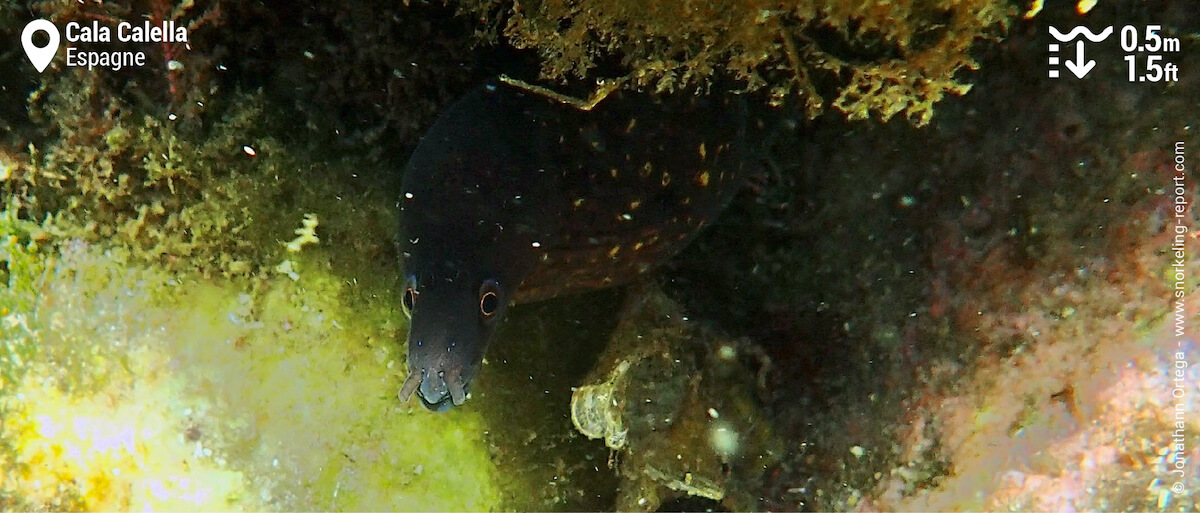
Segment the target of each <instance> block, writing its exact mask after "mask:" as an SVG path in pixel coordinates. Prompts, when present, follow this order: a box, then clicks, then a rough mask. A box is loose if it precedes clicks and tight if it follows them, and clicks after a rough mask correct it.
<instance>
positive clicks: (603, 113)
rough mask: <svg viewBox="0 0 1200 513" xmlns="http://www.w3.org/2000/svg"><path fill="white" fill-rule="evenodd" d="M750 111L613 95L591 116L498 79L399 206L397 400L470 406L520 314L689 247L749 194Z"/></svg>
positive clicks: (457, 119) (449, 117)
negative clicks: (746, 147) (401, 337)
mask: <svg viewBox="0 0 1200 513" xmlns="http://www.w3.org/2000/svg"><path fill="white" fill-rule="evenodd" d="M745 103H746V102H744V101H740V100H739V99H737V97H732V98H720V97H706V96H696V95H687V96H682V97H681V96H675V97H671V98H667V99H663V98H659V97H655V96H651V95H646V94H640V93H632V92H616V93H612V94H610V95H609V96H608V97H607V98H605V99H604V100H603V101H602V102H600V103H599V105H597V106H596V107H595V108H594V109H592V110H590V111H584V110H580V109H578V108H576V107H574V106H571V105H566V104H563V103H561V102H559V101H555V100H554V99H551V98H548V97H547V96H545V95H542V94H539V93H536V92H532V91H530V90H528V89H526V88H523V87H519V86H516V85H511V84H508V83H505V82H502V81H499V80H491V81H489V82H487V83H485V84H484V85H482V86H480V87H478V88H477V89H475V90H473V91H472V92H470V93H469V94H467V95H466V96H465V97H463V98H462V99H460V100H459V101H457V102H456V103H455V104H454V105H452V106H451V107H450V108H449V109H448V110H447V111H445V113H443V114H442V115H441V116H440V117H439V118H438V119H437V121H435V123H434V124H433V126H432V127H431V128H430V129H429V131H428V132H427V133H426V135H425V136H424V137H423V138H422V139H421V142H420V143H419V144H418V146H417V148H416V150H415V151H414V153H413V155H412V157H411V158H410V160H409V162H408V166H407V168H406V169H405V173H404V177H403V180H402V194H401V196H400V198H399V207H400V238H399V240H398V242H399V250H400V253H401V259H402V263H403V269H404V277H405V284H404V291H403V297H402V303H403V308H404V310H405V313H406V314H407V315H408V316H409V318H410V320H411V322H410V328H409V333H408V372H409V375H408V378H407V379H406V380H405V382H404V385H403V386H402V388H401V390H400V393H399V398H400V400H401V401H407V400H408V398H409V397H410V396H412V394H413V393H414V392H416V394H417V396H418V397H419V398H420V400H421V403H422V404H423V405H424V406H425V407H426V408H428V409H430V410H434V411H441V410H446V409H449V408H450V407H452V406H454V405H461V404H462V403H463V401H464V400H465V399H466V397H467V393H468V391H469V389H470V386H471V380H472V378H473V377H474V376H475V373H476V371H478V369H479V366H480V363H481V362H482V360H483V355H484V348H485V347H486V346H487V343H488V340H489V339H491V338H492V335H493V333H494V332H495V331H496V327H497V325H498V324H499V323H500V321H501V320H502V319H504V315H505V312H506V311H507V309H508V308H509V307H510V306H511V305H513V304H517V303H527V302H533V301H539V300H544V299H548V298H552V297H555V296H559V295H563V294H569V293H574V292H582V291H587V290H593V289H598V288H602V287H608V286H613V285H619V284H622V283H625V282H628V281H630V280H631V279H632V278H634V277H635V276H637V275H638V274H639V273H642V272H644V271H646V270H647V269H649V268H651V267H652V266H654V265H655V264H656V263H659V262H662V261H663V260H665V259H667V258H669V257H670V256H672V255H674V254H675V253H677V252H679V251H680V250H681V249H682V248H683V247H684V246H686V245H687V244H688V242H689V241H690V240H691V239H692V238H694V237H695V235H696V234H697V232H698V231H699V230H700V229H701V228H703V227H704V226H705V225H706V224H707V223H709V222H710V221H712V220H713V219H714V218H715V217H716V216H717V215H718V214H719V213H720V211H721V210H722V209H723V208H724V207H725V205H727V204H728V203H729V201H730V199H731V198H732V197H733V195H734V194H735V193H736V192H737V190H738V189H739V185H740V184H741V183H743V182H744V177H743V170H744V169H745V168H746V162H745V161H746V158H745V157H744V153H745V152H744V151H743V150H742V148H743V145H742V144H740V142H741V140H742V139H744V138H745V133H746V126H745V125H746V123H745V121H746V119H747V118H746V116H745Z"/></svg>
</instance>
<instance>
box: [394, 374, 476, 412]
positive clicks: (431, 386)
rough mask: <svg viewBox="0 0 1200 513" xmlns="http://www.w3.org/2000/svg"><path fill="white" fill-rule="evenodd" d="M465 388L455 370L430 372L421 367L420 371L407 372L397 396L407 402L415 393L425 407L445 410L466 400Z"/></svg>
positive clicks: (432, 409) (460, 404)
mask: <svg viewBox="0 0 1200 513" xmlns="http://www.w3.org/2000/svg"><path fill="white" fill-rule="evenodd" d="M467 390H468V386H467V385H466V384H464V383H463V382H462V380H461V379H460V377H459V375H458V373H457V372H452V371H438V372H437V373H434V374H430V373H429V372H427V371H426V370H425V369H421V370H420V372H412V371H410V372H409V373H408V378H406V379H405V380H404V385H403V386H402V387H400V393H399V394H397V397H398V398H399V399H400V401H401V402H407V401H408V399H409V398H410V397H412V395H413V393H416V395H417V398H418V399H420V400H421V405H422V406H424V407H425V409H427V410H429V411H446V410H449V409H450V408H452V407H454V406H462V404H463V402H465V401H466V400H467Z"/></svg>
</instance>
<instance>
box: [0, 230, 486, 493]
mask: <svg viewBox="0 0 1200 513" xmlns="http://www.w3.org/2000/svg"><path fill="white" fill-rule="evenodd" d="M3 229H4V227H3V226H0V231H2V230H3ZM0 235H3V234H2V233H0ZM51 255H53V256H51ZM120 255H121V252H119V251H112V250H110V251H103V252H102V251H100V250H99V249H96V248H92V247H89V246H87V245H85V244H83V243H81V242H72V243H68V244H67V245H66V249H64V250H63V251H62V253H61V255H56V254H54V252H50V251H45V252H44V253H39V254H33V255H27V256H30V257H31V258H37V259H41V261H42V262H43V264H44V265H43V266H40V267H39V268H42V269H48V271H46V272H45V274H44V281H43V287H42V288H41V289H40V291H41V295H40V296H38V297H37V298H36V299H34V300H33V301H34V305H33V306H34V308H30V309H28V310H26V311H23V312H19V314H18V313H9V314H8V315H7V316H6V317H11V318H14V319H16V318H19V319H20V322H18V323H16V324H15V326H17V328H13V329H4V330H0V338H2V339H3V340H0V347H17V342H21V341H18V340H17V339H18V337H24V338H23V339H22V340H23V341H25V342H28V341H29V340H32V341H33V342H35V346H36V347H37V348H38V349H37V350H35V351H26V352H23V353H20V354H21V356H20V359H17V358H13V357H12V356H15V355H17V354H18V353H17V352H12V353H11V354H9V355H7V356H9V357H7V358H5V359H3V360H0V367H6V369H4V370H6V371H11V370H13V369H12V367H15V366H20V367H21V371H22V372H20V373H19V375H21V376H23V377H22V379H21V380H20V381H19V382H18V383H16V386H13V387H8V386H6V387H5V388H4V389H2V390H0V411H3V412H5V416H4V418H5V422H4V424H3V425H0V471H3V475H5V476H6V479H4V480H3V481H0V497H3V498H2V499H0V506H3V507H4V509H39V508H50V509H79V510H105V511H112V510H133V509H137V510H148V511H154V510H158V511H163V510H165V511H181V510H186V511H212V510H219V511H229V510H301V509H303V510H308V509H320V510H486V509H494V508H496V507H497V505H498V504H499V499H498V497H499V491H498V489H497V486H496V485H495V484H494V483H495V481H496V479H495V474H496V472H495V469H494V467H493V465H492V463H491V461H490V459H489V456H488V449H487V446H486V444H485V443H484V441H483V433H484V432H485V431H486V428H485V427H484V425H483V422H482V420H481V419H480V418H479V416H478V415H477V414H474V413H470V412H455V413H453V414H449V415H433V414H429V413H427V412H424V411H423V410H421V411H418V410H414V409H413V408H412V406H411V405H405V404H401V403H399V402H398V401H397V400H396V399H395V390H394V389H395V386H396V384H397V383H399V382H400V381H399V379H398V374H397V373H399V372H400V369H403V357H402V356H401V355H399V354H398V353H399V351H397V348H398V345H397V344H396V343H395V340H394V336H395V334H396V333H397V330H398V329H399V328H401V327H402V326H398V325H397V323H396V322H394V321H392V320H391V319H393V316H392V315H391V313H392V311H393V309H392V307H393V306H394V305H390V303H389V302H388V301H385V300H377V301H374V302H370V301H358V302H356V303H355V304H354V305H353V306H350V305H347V304H344V303H345V301H346V299H345V298H346V297H348V296H353V294H347V293H346V291H345V290H344V289H345V288H346V287H349V286H350V285H348V284H347V282H346V281H345V280H343V279H341V278H339V277H336V276H333V275H332V274H330V273H329V272H328V271H327V270H325V269H322V268H321V266H318V265H312V266H310V269H311V270H306V273H305V276H306V279H305V282H304V283H303V286H301V285H300V284H297V283H294V282H291V281H290V280H287V279H283V278H281V277H280V278H273V279H270V280H260V281H259V282H258V283H257V284H256V285H251V284H249V283H240V282H237V281H208V280H199V279H194V278H188V277H186V276H183V275H172V274H167V273H163V272H160V271H154V270H151V269H149V268H141V267H137V266H134V265H131V264H129V263H128V262H127V261H126V259H124V258H121V257H120ZM35 267H38V266H30V268H35ZM14 268H18V269H20V268H21V267H20V266H14ZM16 278H21V279H24V278H26V277H21V276H18V277H16ZM16 281H18V280H15V279H10V282H12V283H15V282H16ZM21 291H22V290H21V289H19V288H13V287H8V288H3V287H0V304H4V305H9V304H16V303H17V301H16V299H17V298H15V297H14V296H16V295H17V294H18V293H19V292H21ZM22 299H23V300H29V299H30V298H28V297H25V298H22ZM14 316H16V317H14ZM22 327H23V328H22ZM18 328H19V329H18ZM21 343H24V342H21ZM20 347H27V345H22V346H20ZM64 362H66V363H69V364H70V365H62V363H64ZM14 375H16V374H14Z"/></svg>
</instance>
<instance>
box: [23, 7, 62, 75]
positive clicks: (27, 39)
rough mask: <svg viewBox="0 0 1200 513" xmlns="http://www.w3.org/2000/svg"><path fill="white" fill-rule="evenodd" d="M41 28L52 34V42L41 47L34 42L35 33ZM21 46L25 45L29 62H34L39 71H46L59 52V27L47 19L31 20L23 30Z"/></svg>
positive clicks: (47, 33) (49, 34)
mask: <svg viewBox="0 0 1200 513" xmlns="http://www.w3.org/2000/svg"><path fill="white" fill-rule="evenodd" d="M39 30H40V31H42V32H45V33H46V35H48V36H50V43H49V44H47V45H46V46H43V47H41V48H38V47H37V46H34V44H33V34H34V33H36V32H37V31H39ZM21 46H24V47H25V56H26V57H29V62H32V63H33V67H35V68H37V70H38V73H41V72H43V71H46V66H49V65H50V61H52V60H54V54H55V53H57V52H58V27H55V26H54V24H53V23H50V22H49V21H47V20H33V21H31V22H29V24H28V25H25V30H23V31H21Z"/></svg>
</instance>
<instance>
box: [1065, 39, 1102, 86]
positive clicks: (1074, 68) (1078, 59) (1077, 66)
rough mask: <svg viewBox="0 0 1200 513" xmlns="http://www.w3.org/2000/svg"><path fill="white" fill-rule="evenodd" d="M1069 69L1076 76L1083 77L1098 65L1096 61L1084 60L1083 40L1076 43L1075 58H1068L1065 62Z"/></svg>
mask: <svg viewBox="0 0 1200 513" xmlns="http://www.w3.org/2000/svg"><path fill="white" fill-rule="evenodd" d="M1063 64H1065V65H1066V66H1067V69H1069V70H1071V73H1074V74H1075V76H1076V77H1079V78H1083V76H1084V75H1087V74H1088V72H1089V71H1091V70H1092V68H1094V67H1096V61H1093V60H1084V58H1083V41H1080V42H1078V43H1075V60H1073V61H1072V60H1067V61H1066V62H1063Z"/></svg>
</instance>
